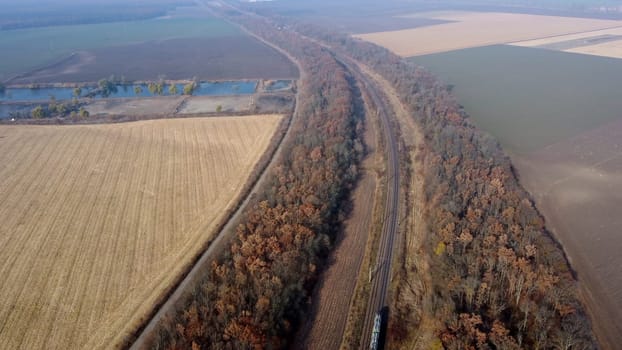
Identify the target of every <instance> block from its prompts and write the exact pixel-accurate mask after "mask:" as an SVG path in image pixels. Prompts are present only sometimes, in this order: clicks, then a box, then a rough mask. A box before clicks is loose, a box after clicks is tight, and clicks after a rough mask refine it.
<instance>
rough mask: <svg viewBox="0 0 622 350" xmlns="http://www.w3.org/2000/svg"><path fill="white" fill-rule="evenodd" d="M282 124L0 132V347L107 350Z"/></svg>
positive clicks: (222, 122)
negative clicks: (104, 349)
mask: <svg viewBox="0 0 622 350" xmlns="http://www.w3.org/2000/svg"><path fill="white" fill-rule="evenodd" d="M281 120H282V117H281V116H277V115H263V116H249V117H229V118H227V117H223V118H188V119H168V120H151V121H141V122H135V123H123V124H106V125H79V126H78V125H76V126H1V127H0V198H2V206H0V222H2V225H0V246H1V247H2V249H1V250H0V280H2V283H1V284H0V295H1V296H2V298H0V348H2V349H70V348H74V349H75V348H84V349H94V348H110V347H114V346H115V344H119V342H120V341H121V340H122V339H123V338H124V337H125V336H127V335H128V332H131V331H132V330H133V327H135V325H136V324H137V323H138V322H140V320H141V319H143V318H144V317H145V316H146V315H147V314H148V313H149V312H150V311H151V308H152V307H153V305H154V303H155V302H156V301H157V299H158V298H159V297H160V296H161V294H162V293H163V291H164V290H165V289H166V288H167V287H169V286H170V284H171V283H172V282H173V281H174V279H175V278H176V276H177V275H178V274H179V273H180V272H181V271H182V270H183V269H184V266H185V265H187V264H188V263H189V262H190V260H191V259H193V258H194V257H195V256H196V255H197V254H198V253H199V250H200V249H201V247H202V246H203V245H204V244H206V242H207V241H208V240H210V238H211V237H213V235H214V230H215V228H216V227H217V225H218V224H219V221H221V220H222V219H223V216H224V215H225V214H226V212H227V210H228V209H230V208H232V207H233V206H234V205H235V203H236V201H237V197H238V195H237V194H238V193H239V192H240V191H241V189H242V188H243V187H244V185H245V182H246V181H247V179H248V177H249V174H250V173H251V171H252V169H253V167H254V165H255V163H256V161H257V160H258V159H259V157H260V156H261V155H262V153H263V152H264V150H265V149H266V148H267V147H268V144H269V143H270V140H271V138H272V135H273V133H274V132H275V130H276V128H277V126H278V124H279V123H280V121H281Z"/></svg>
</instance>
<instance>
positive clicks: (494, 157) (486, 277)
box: [282, 19, 597, 349]
mask: <svg viewBox="0 0 622 350" xmlns="http://www.w3.org/2000/svg"><path fill="white" fill-rule="evenodd" d="M282 21H284V23H286V25H288V26H290V27H292V28H294V29H295V30H298V31H301V32H303V33H305V34H306V35H310V36H313V37H315V38H318V39H320V40H323V41H325V42H327V43H330V44H331V45H332V46H333V47H334V48H335V49H337V50H343V52H345V53H347V54H349V55H351V56H352V57H354V58H355V59H357V60H358V61H361V62H364V63H365V64H366V65H368V66H369V67H371V68H372V69H374V70H375V71H376V72H377V73H378V74H380V75H381V76H382V77H383V78H384V79H386V80H387V81H389V82H390V83H391V84H392V85H393V86H394V87H395V89H396V90H397V91H398V93H399V98H400V100H401V102H402V103H403V105H404V106H405V107H406V108H407V109H408V111H409V112H410V114H411V115H412V117H413V118H414V120H415V121H416V122H417V123H418V125H419V126H420V127H421V129H422V131H423V133H424V135H425V140H424V144H425V146H424V150H423V171H424V176H425V182H424V188H425V193H424V198H425V206H426V212H425V218H426V225H427V227H426V232H427V234H426V242H425V247H426V248H427V249H426V253H425V256H421V257H417V258H419V259H428V261H429V265H430V271H429V274H430V276H428V277H429V278H430V280H431V281H432V290H431V300H432V305H431V306H430V310H428V311H425V310H421V309H420V310H412V309H411V310H393V311H392V313H393V316H392V318H391V322H390V324H389V340H390V341H391V342H392V343H393V346H396V347H399V345H400V344H401V342H403V341H404V340H405V339H407V338H408V336H409V335H410V334H412V333H414V332H416V330H417V327H418V325H419V322H420V320H421V318H420V317H421V316H420V315H421V313H422V312H428V315H426V316H427V317H429V318H433V319H435V320H436V322H437V324H438V325H439V326H438V329H436V330H435V335H436V336H437V339H436V340H437V341H438V342H440V344H439V345H442V346H441V347H440V348H445V349H594V348H597V345H596V342H595V339H594V336H593V333H592V331H591V325H590V321H589V318H588V317H587V314H586V312H585V308H584V306H583V305H582V303H581V302H580V299H579V297H578V296H577V286H576V280H575V278H574V275H573V271H572V270H571V268H570V266H569V263H568V261H567V259H566V257H565V255H564V253H563V251H562V248H561V246H560V245H559V244H558V243H557V242H556V241H555V240H554V239H553V238H552V236H551V235H550V234H549V232H547V230H546V228H545V226H544V220H543V218H542V216H541V215H540V214H539V213H538V211H537V209H536V208H535V207H534V205H533V203H532V201H531V199H530V196H529V195H528V193H527V192H526V191H525V190H524V189H523V188H522V187H521V186H520V184H519V182H518V179H517V176H516V174H515V172H514V169H513V167H512V164H511V163H510V160H509V158H508V157H507V156H506V155H505V154H504V153H503V151H502V149H501V147H500V145H499V144H498V142H496V141H495V140H494V139H493V138H491V137H490V136H489V135H486V134H484V133H483V132H481V131H479V130H478V129H476V128H475V127H474V126H473V124H472V123H471V121H470V119H469V117H468V115H467V114H466V113H465V112H464V110H463V109H462V108H461V107H460V105H459V104H458V103H457V101H456V100H455V98H454V97H453V96H452V95H451V93H450V91H449V89H448V88H447V87H446V86H444V85H443V84H441V83H440V82H439V81H438V80H437V79H436V78H435V77H434V76H433V75H431V74H430V73H429V72H427V71H425V70H424V69H423V68H421V67H418V66H416V65H414V64H413V63H411V62H408V61H405V60H403V59H401V58H399V57H397V56H396V55H394V54H392V53H391V52H389V51H388V50H386V49H384V48H380V47H378V46H376V45H373V44H370V43H366V42H363V41H360V40H356V39H352V38H349V37H347V36H345V35H339V34H336V33H327V32H324V31H323V30H321V29H318V28H317V27H314V26H310V25H304V24H299V23H294V22H291V21H288V20H285V19H282ZM413 254H415V253H414V252H413ZM413 282H416V281H400V285H402V286H404V285H407V284H409V283H413ZM398 288H399V286H398ZM416 307H420V308H422V307H423V306H422V305H417V306H416ZM434 345H435V344H427V345H426V346H430V347H433V346H434Z"/></svg>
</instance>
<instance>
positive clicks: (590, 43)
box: [511, 27, 622, 58]
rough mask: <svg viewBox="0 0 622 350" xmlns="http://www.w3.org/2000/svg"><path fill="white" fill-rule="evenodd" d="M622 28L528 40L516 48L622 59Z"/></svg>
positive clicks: (517, 44) (519, 43) (521, 42)
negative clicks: (534, 48) (536, 48)
mask: <svg viewBox="0 0 622 350" xmlns="http://www.w3.org/2000/svg"><path fill="white" fill-rule="evenodd" d="M621 39H622V27H620V28H613V29H604V30H596V31H589V32H584V33H578V34H572V35H560V36H554V37H550V38H544V39H537V40H527V41H519V42H515V43H512V44H511V45H514V46H522V47H538V48H545V49H551V50H560V51H566V52H573V53H582V54H586V55H595V56H603V57H613V58H622V40H621Z"/></svg>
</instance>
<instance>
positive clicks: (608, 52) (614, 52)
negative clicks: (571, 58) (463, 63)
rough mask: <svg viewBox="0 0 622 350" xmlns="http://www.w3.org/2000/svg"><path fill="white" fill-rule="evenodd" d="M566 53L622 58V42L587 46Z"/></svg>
mask: <svg viewBox="0 0 622 350" xmlns="http://www.w3.org/2000/svg"><path fill="white" fill-rule="evenodd" d="M566 52H573V53H582V54H585V55H594V56H603V57H614V58H622V40H615V41H609V42H606V43H602V44H596V45H587V46H581V47H577V48H572V49H569V50H566Z"/></svg>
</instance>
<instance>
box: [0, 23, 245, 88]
mask: <svg viewBox="0 0 622 350" xmlns="http://www.w3.org/2000/svg"><path fill="white" fill-rule="evenodd" d="M229 35H241V31H240V30H239V29H237V28H236V27H234V26H232V25H230V24H228V23H227V22H224V21H222V20H219V19H214V18H205V19H196V18H187V19H185V18H175V19H153V20H144V21H134V22H116V23H101V24H86V25H71V26H55V27H45V28H30V29H20V30H8V31H0V53H1V55H2V59H1V60H0V81H1V80H5V79H7V78H9V77H11V76H13V75H15V74H19V73H24V72H27V71H30V70H32V69H34V68H38V67H41V66H44V65H46V64H50V63H53V62H55V61H57V60H60V59H62V58H64V57H67V56H68V55H70V54H71V53H72V52H75V51H79V50H87V49H94V48H100V47H106V46H116V45H124V44H129V43H135V42H142V41H148V40H165V39H173V38H194V37H216V36H229Z"/></svg>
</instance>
